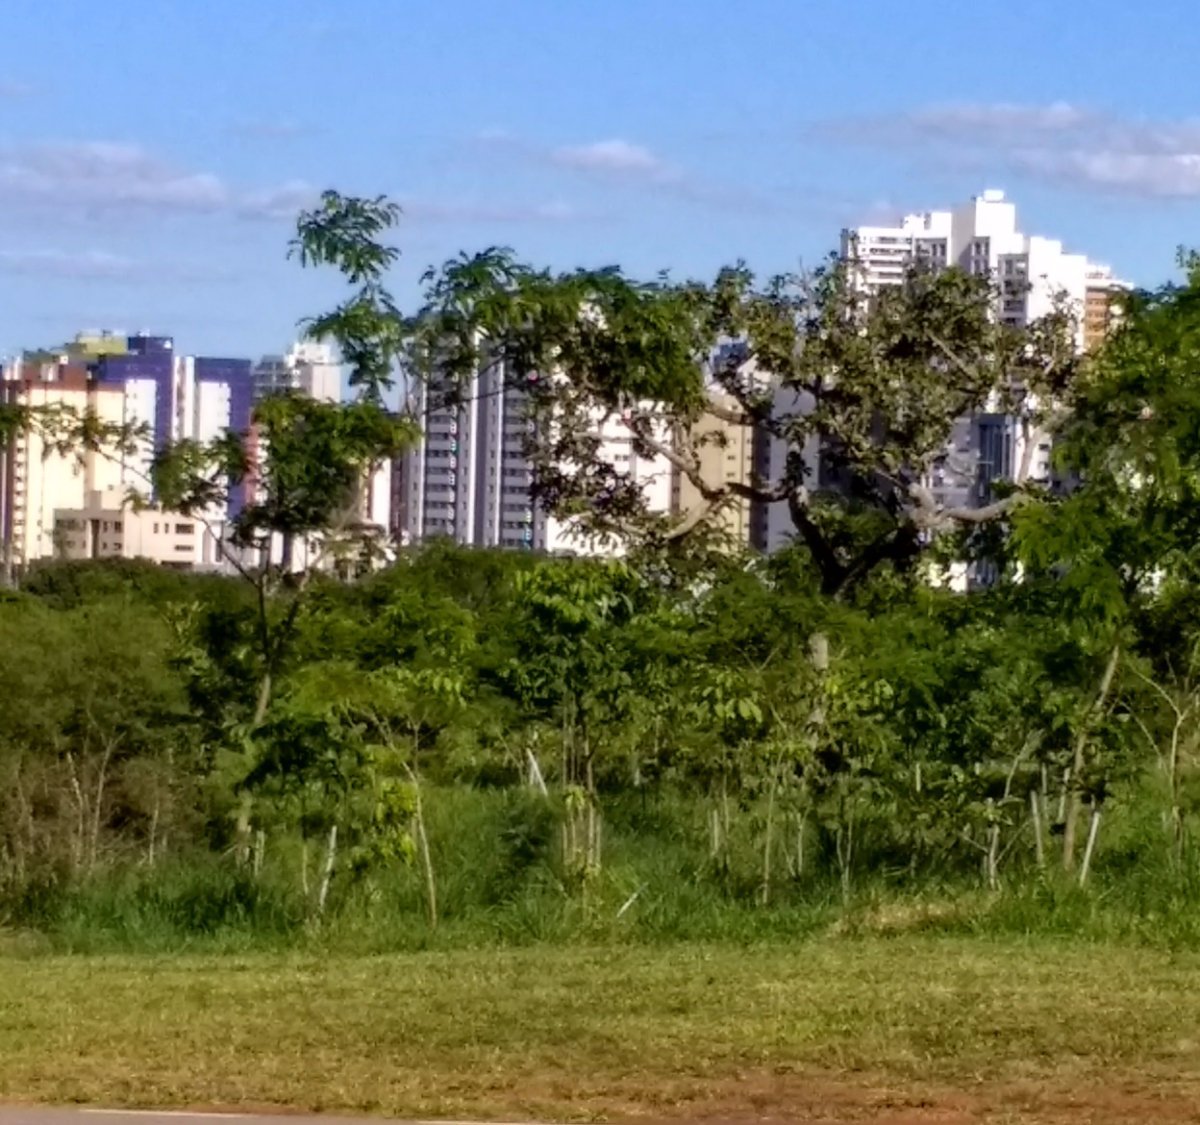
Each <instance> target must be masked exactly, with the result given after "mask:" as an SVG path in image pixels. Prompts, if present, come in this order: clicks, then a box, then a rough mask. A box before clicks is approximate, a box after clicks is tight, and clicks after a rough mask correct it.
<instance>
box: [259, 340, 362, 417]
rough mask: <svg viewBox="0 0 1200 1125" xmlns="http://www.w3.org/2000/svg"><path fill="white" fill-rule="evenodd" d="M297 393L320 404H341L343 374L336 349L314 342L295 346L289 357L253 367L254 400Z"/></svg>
mask: <svg viewBox="0 0 1200 1125" xmlns="http://www.w3.org/2000/svg"><path fill="white" fill-rule="evenodd" d="M283 391H295V392H297V393H299V394H303V395H307V396H308V397H309V398H312V399H316V400H317V401H318V402H340V401H341V398H342V370H341V366H340V365H339V364H338V362H337V357H336V356H335V354H334V351H333V348H332V347H331V346H330V345H329V344H325V343H319V342H316V341H313V340H301V341H298V342H297V343H295V344H293V345H292V347H291V349H290V350H289V351H288V352H287V354H286V355H267V356H263V358H262V359H260V360H259V361H258V363H256V364H255V365H254V396H255V398H262V397H263V396H264V395H269V394H279V393H280V392H283Z"/></svg>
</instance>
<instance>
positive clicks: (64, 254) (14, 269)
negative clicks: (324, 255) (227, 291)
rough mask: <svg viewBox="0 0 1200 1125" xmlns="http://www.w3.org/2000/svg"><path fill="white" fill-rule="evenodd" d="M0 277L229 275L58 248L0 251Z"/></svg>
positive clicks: (146, 279) (189, 278)
mask: <svg viewBox="0 0 1200 1125" xmlns="http://www.w3.org/2000/svg"><path fill="white" fill-rule="evenodd" d="M0 274H7V275H10V276H17V277H41V278H57V279H66V280H73V281H95V280H102V281H111V282H130V283H142V282H145V283H152V282H165V281H170V282H180V281H219V280H227V279H228V278H229V277H230V276H231V275H230V274H229V272H228V271H227V270H221V269H214V268H213V267H210V266H205V265H199V264H194V263H186V262H149V261H141V260H138V259H135V258H127V257H125V256H123V255H120V254H110V253H108V252H107V251H104V250H71V251H68V250H59V249H46V250H42V249H39V250H5V251H0Z"/></svg>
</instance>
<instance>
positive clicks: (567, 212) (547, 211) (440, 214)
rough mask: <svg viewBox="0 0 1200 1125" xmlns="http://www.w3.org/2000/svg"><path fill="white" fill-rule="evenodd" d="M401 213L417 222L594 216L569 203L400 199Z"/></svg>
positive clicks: (562, 219) (552, 220)
mask: <svg viewBox="0 0 1200 1125" xmlns="http://www.w3.org/2000/svg"><path fill="white" fill-rule="evenodd" d="M401 207H402V208H403V212H404V215H405V216H406V217H408V218H410V219H412V220H413V221H414V222H416V223H422V222H431V223H546V222H549V223H561V222H571V221H574V220H582V219H587V218H593V217H595V216H589V215H586V214H584V213H582V212H580V211H578V210H576V209H575V208H574V207H572V206H571V205H570V204H568V203H563V202H560V201H553V202H549V203H534V204H521V203H508V204H506V203H447V202H445V201H439V202H431V201H422V200H410V201H408V202H402V203H401Z"/></svg>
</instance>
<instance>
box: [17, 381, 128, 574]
mask: <svg viewBox="0 0 1200 1125" xmlns="http://www.w3.org/2000/svg"><path fill="white" fill-rule="evenodd" d="M0 402H3V403H6V404H9V405H12V406H20V407H25V408H31V409H38V410H61V411H64V412H70V413H73V414H75V415H77V416H78V415H83V414H85V413H91V414H92V415H94V416H95V417H96V418H97V419H98V420H99V421H101V422H102V423H106V424H110V425H111V424H119V423H120V422H121V421H122V418H123V415H124V396H123V395H122V393H121V390H120V388H118V387H108V386H103V385H97V384H95V383H94V382H93V381H92V380H91V379H90V378H89V376H88V371H87V368H86V367H85V366H83V365H81V364H78V363H67V362H64V363H61V364H59V363H56V362H50V363H36V362H34V363H30V362H28V361H25V360H19V361H17V362H15V363H14V364H12V365H9V366H6V367H5V368H4V371H3V378H0ZM89 491H102V492H107V493H109V494H111V495H120V494H122V472H121V466H120V464H119V463H118V462H116V461H114V460H113V459H111V458H109V457H106V456H104V455H103V454H101V453H98V452H94V451H79V452H70V453H63V452H60V451H59V450H57V449H56V448H55V447H54V444H53V441H52V440H50V438H49V435H46V434H44V433H43V432H42V430H41V429H40V428H36V427H31V428H29V429H26V430H23V431H18V432H17V433H16V434H14V435H13V436H12V438H11V440H10V441H8V442H7V443H6V444H5V445H4V446H2V447H0V543H2V544H3V552H4V556H5V559H4V561H5V565H6V567H15V568H17V569H21V568H23V567H26V566H28V565H29V564H30V563H31V562H34V561H36V560H37V559H43V558H51V557H53V556H54V554H55V551H56V542H55V511H56V510H57V509H58V508H59V507H62V506H64V505H68V506H80V505H82V501H83V497H84V495H85V493H87V492H89Z"/></svg>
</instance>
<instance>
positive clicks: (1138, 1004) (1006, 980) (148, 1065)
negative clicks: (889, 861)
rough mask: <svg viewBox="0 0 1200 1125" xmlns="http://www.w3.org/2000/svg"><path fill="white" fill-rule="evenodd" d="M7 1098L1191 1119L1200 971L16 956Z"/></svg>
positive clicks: (1006, 954)
mask: <svg viewBox="0 0 1200 1125" xmlns="http://www.w3.org/2000/svg"><path fill="white" fill-rule="evenodd" d="M0 1098H3V1099H4V1100H7V1101H45V1102H74V1101H79V1102H91V1103H105V1104H122V1105H135V1106H181V1105H187V1106H207V1107H232V1106H255V1107H303V1108H308V1109H315V1110H330V1111H332V1110H342V1111H355V1112H367V1113H383V1114H389V1115H415V1116H442V1115H445V1116H458V1117H462V1116H467V1115H475V1116H483V1117H507V1118H513V1117H542V1118H547V1117H556V1118H571V1119H591V1120H595V1119H599V1118H617V1117H623V1116H648V1117H659V1118H665V1117H675V1116H680V1115H685V1114H686V1115H688V1116H690V1117H692V1118H708V1119H718V1118H719V1119H745V1118H750V1117H763V1116H773V1115H780V1116H782V1115H786V1116H789V1117H792V1118H793V1119H795V1118H797V1117H801V1118H802V1117H804V1116H805V1115H806V1114H813V1115H814V1119H817V1120H829V1121H841V1120H863V1119H870V1120H880V1121H882V1120H887V1121H895V1122H901V1121H914V1122H915V1121H935V1120H936V1121H939V1122H947V1121H954V1120H960V1119H961V1120H964V1121H965V1120H971V1121H979V1120H994V1121H1051V1120H1053V1121H1057V1120H1060V1119H1061V1120H1070V1119H1073V1120H1095V1121H1101V1120H1104V1121H1109V1120H1111V1121H1121V1120H1132V1119H1136V1118H1138V1117H1141V1118H1153V1119H1155V1120H1195V1119H1196V1118H1194V1117H1193V1116H1190V1114H1192V1113H1193V1112H1194V1107H1196V1106H1198V1105H1200V955H1197V954H1192V953H1189V954H1186V955H1172V954H1170V953H1165V952H1161V951H1154V950H1146V949H1123V948H1114V947H1111V946H1104V947H1098V946H1087V945H1082V944H1076V945H1070V944H1050V943H1047V942H1044V941H1039V942H1035V943H1030V944H1023V943H1019V942H1014V941H1010V942H1004V943H989V942H986V941H983V940H979V939H974V940H965V939H963V940H960V939H949V938H912V937H904V938H895V939H878V938H873V939H859V940H855V939H841V940H834V939H828V938H827V939H821V940H817V941H813V942H809V943H803V944H797V945H794V946H789V947H780V946H769V947H748V948H745V949H734V948H729V947H722V948H714V947H704V946H680V947H673V948H672V947H656V948H638V947H625V948H605V949H581V948H567V949H563V948H526V949H519V950H509V951H501V952H454V953H423V954H410V955H391V956H379V957H364V958H353V959H350V958H337V957H331V958H315V957H312V956H294V957H288V956H282V955H276V956H267V955H255V956H246V957H232V956H227V957H219V958H218V957H193V956H183V957H171V958H166V957H163V958H145V957H143V958H87V957H45V956H36V957H19V956H9V957H6V958H4V959H3V960H0ZM956 1114H957V1115H960V1116H955V1115H956Z"/></svg>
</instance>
